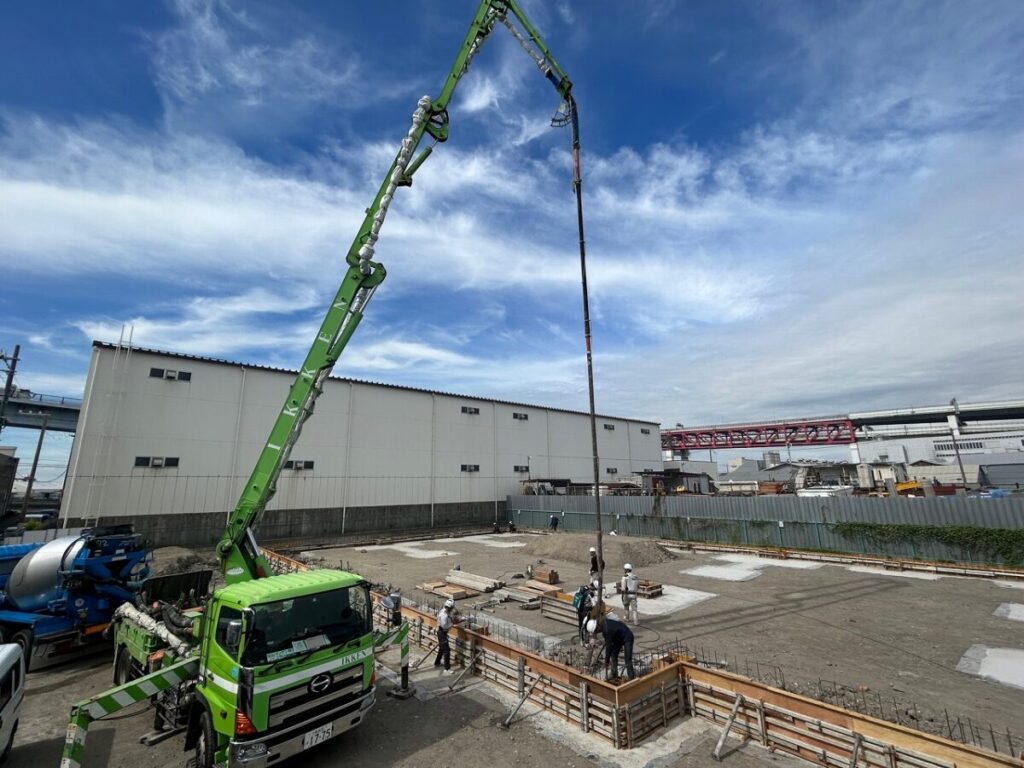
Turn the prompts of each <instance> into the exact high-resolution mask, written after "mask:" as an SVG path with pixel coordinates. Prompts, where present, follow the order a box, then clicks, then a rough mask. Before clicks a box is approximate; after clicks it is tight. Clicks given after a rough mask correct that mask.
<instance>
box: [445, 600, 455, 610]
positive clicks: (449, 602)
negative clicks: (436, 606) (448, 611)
mask: <svg viewBox="0 0 1024 768" xmlns="http://www.w3.org/2000/svg"><path fill="white" fill-rule="evenodd" d="M444 607H445V608H454V607H455V601H454V600H452V599H451V598H450V597H449V598H448V599H447V600H445V601H444Z"/></svg>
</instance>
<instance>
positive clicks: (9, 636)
mask: <svg viewBox="0 0 1024 768" xmlns="http://www.w3.org/2000/svg"><path fill="white" fill-rule="evenodd" d="M149 560H150V552H149V549H148V548H147V547H146V546H145V543H144V542H143V540H142V537H141V535H139V534H136V533H135V532H134V531H133V529H132V527H131V526H130V525H123V526H113V527H109V528H96V529H93V530H91V531H86V532H83V533H82V534H81V535H78V536H61V537H58V538H56V539H54V540H52V541H48V542H45V543H38V544H12V545H7V546H0V590H2V591H0V644H2V643H16V644H17V645H19V646H21V649H22V652H23V654H24V657H25V667H26V669H29V670H30V669H39V668H41V667H43V666H46V665H48V664H50V663H52V662H54V661H56V660H58V659H60V658H61V657H62V656H66V655H68V654H75V653H79V652H81V650H82V649H83V648H84V647H85V646H88V645H90V644H92V643H95V642H99V641H100V640H101V638H102V635H103V631H104V630H105V629H106V628H107V626H108V625H109V624H110V620H111V617H112V616H113V614H114V611H115V610H116V609H117V608H118V607H119V606H120V605H122V604H123V603H126V602H132V601H133V600H134V599H135V595H136V592H137V590H138V589H139V588H140V587H141V585H142V582H143V580H144V579H145V578H146V576H147V575H148V573H149V568H148V565H147V563H148V561H149Z"/></svg>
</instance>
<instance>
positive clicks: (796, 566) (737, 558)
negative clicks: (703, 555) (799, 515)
mask: <svg viewBox="0 0 1024 768" xmlns="http://www.w3.org/2000/svg"><path fill="white" fill-rule="evenodd" d="M715 559H716V560H721V561H722V562H725V563H734V564H735V565H742V566H744V567H747V568H752V569H756V570H761V569H762V568H792V569H793V570H796V571H814V570H817V569H818V568H821V567H822V566H824V565H825V564H824V563H814V562H811V561H809V560H779V559H776V558H768V557H758V556H757V555H742V554H740V555H718V557H716V558H715Z"/></svg>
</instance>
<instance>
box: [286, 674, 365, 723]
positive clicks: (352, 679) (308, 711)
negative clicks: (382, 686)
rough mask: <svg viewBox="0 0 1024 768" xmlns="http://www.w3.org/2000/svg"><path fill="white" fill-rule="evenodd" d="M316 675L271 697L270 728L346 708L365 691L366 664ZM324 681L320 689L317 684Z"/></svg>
mask: <svg viewBox="0 0 1024 768" xmlns="http://www.w3.org/2000/svg"><path fill="white" fill-rule="evenodd" d="M327 677H328V679H329V682H328V679H325V676H324V675H315V676H314V677H313V679H312V681H309V680H307V681H306V682H305V683H303V684H301V685H297V686H295V687H293V688H289V689H287V690H284V691H278V692H277V693H275V694H274V695H273V696H271V697H270V717H269V720H268V723H267V725H268V726H269V727H270V728H282V727H283V728H287V727H289V726H292V725H295V724H296V723H302V722H309V721H310V720H312V719H313V718H315V717H317V716H319V715H321V714H324V713H326V712H330V711H332V710H335V709H338V708H339V707H343V706H344V705H345V704H347V703H349V702H351V701H354V700H356V699H358V698H359V697H360V696H361V695H362V693H363V665H362V664H357V665H356V666H354V667H349V668H348V669H342V670H339V671H338V672H335V673H334V674H333V675H331V676H327ZM317 682H319V683H321V684H322V686H323V687H322V688H321V689H319V690H317V689H316V687H315V686H314V685H313V683H317Z"/></svg>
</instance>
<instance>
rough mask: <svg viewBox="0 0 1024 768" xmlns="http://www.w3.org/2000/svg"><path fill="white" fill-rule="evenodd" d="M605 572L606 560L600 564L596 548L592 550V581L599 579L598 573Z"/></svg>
mask: <svg viewBox="0 0 1024 768" xmlns="http://www.w3.org/2000/svg"><path fill="white" fill-rule="evenodd" d="M599 570H600V571H603V570H604V560H603V559H602V560H601V562H600V563H599V562H598V561H597V549H596V548H595V547H591V548H590V581H591V582H593V581H594V580H596V579H597V575H598V572H599Z"/></svg>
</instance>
